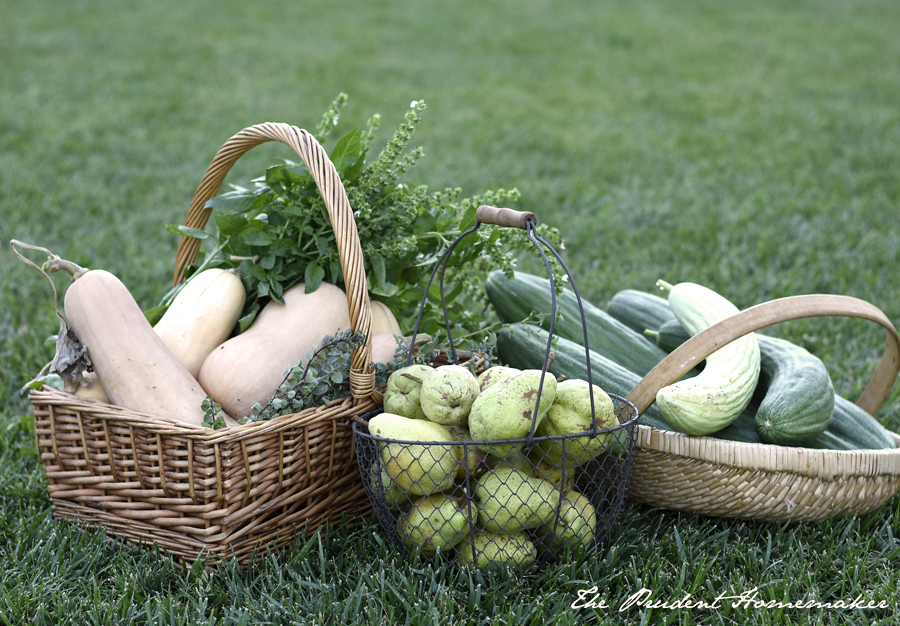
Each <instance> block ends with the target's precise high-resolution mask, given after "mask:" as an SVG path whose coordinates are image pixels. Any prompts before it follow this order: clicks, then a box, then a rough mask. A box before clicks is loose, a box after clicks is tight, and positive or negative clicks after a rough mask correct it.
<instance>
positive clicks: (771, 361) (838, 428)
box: [648, 320, 896, 450]
mask: <svg viewBox="0 0 900 626" xmlns="http://www.w3.org/2000/svg"><path fill="white" fill-rule="evenodd" d="M648 336H654V337H655V338H656V341H657V343H658V344H659V345H660V347H662V348H663V349H665V350H666V351H671V350H674V349H675V348H677V347H678V346H680V345H681V344H682V343H684V342H685V341H687V340H688V338H689V337H690V335H689V333H688V332H687V331H686V330H685V329H684V328H683V327H682V326H681V324H680V323H679V322H678V321H677V320H670V321H669V322H666V323H664V324H663V325H662V326H661V327H660V328H659V330H658V331H651V332H650V333H648ZM757 340H758V341H759V349H760V361H761V369H760V384H759V385H758V386H757V389H756V393H755V394H754V398H753V401H752V403H751V408H754V407H758V406H760V405H761V403H763V402H764V399H765V398H766V397H768V395H769V394H776V393H781V394H785V397H784V398H782V399H780V400H778V403H783V402H784V403H787V405H788V406H789V405H790V404H791V403H792V402H796V400H791V398H790V397H788V396H789V395H792V394H793V393H794V392H795V391H796V392H797V393H799V395H800V396H801V401H800V403H801V405H803V406H805V410H808V411H812V412H813V417H812V421H814V422H815V421H816V420H818V421H819V424H821V423H822V422H825V415H826V414H828V410H827V408H824V407H819V409H818V410H820V411H821V413H819V414H818V415H817V416H816V414H815V411H816V410H815V408H814V407H813V406H812V405H814V404H816V402H815V399H816V397H815V396H816V395H817V394H818V396H819V399H821V396H822V395H824V396H826V397H827V393H828V391H827V390H828V388H831V394H832V397H833V404H832V407H833V409H832V412H831V414H830V419H829V420H828V422H827V426H826V428H825V430H824V431H823V432H822V433H821V434H820V435H817V436H816V437H814V438H812V439H811V440H807V441H806V442H805V443H795V444H782V445H801V446H804V447H810V448H819V449H827V450H880V449H886V448H895V447H896V444H895V443H894V439H893V437H892V436H891V434H890V432H889V431H888V430H887V429H886V428H885V427H884V426H882V425H881V424H880V423H879V422H878V420H876V419H875V418H873V417H872V416H871V415H869V414H868V413H866V412H865V411H864V410H863V409H861V408H859V406H857V405H856V404H855V403H853V402H851V401H850V400H847V399H846V398H844V397H842V396H840V395H838V394H835V393H834V388H833V386H832V385H830V383H831V378H830V377H828V381H827V382H825V380H824V379H823V377H822V375H821V372H822V371H824V372H825V374H826V375H827V370H826V369H825V365H824V364H823V363H822V362H821V360H820V359H819V358H818V357H816V356H814V355H812V354H810V353H809V352H808V351H806V350H804V349H803V348H800V347H799V346H796V345H794V344H791V343H790V342H787V341H785V340H783V339H778V338H775V337H769V336H767V335H759V334H757ZM784 344H789V345H790V346H791V348H790V349H789V350H787V351H786V352H783V345H784ZM782 360H783V361H784V362H779V361H782ZM798 360H799V361H801V362H806V366H805V367H804V368H803V369H802V370H801V371H799V372H795V373H793V374H790V376H791V377H792V378H793V377H794V376H798V377H803V381H804V382H803V385H802V386H800V387H796V388H795V389H794V390H793V391H792V390H791V387H795V384H794V383H795V382H796V381H794V382H793V383H792V382H791V381H787V380H786V381H784V382H783V383H778V384H776V385H774V387H773V385H772V383H771V377H772V375H773V374H774V373H775V372H776V371H781V374H782V375H787V373H788V372H789V371H790V370H791V369H792V368H794V367H795V366H796V365H797V363H796V362H795V361H798ZM816 362H818V363H816ZM810 372H812V373H813V375H812V376H811V378H809V379H807V378H806V373H810ZM807 385H808V387H806V386H807ZM816 386H818V390H817V391H813V390H812V389H813V388H814V387H816ZM773 397H774V396H773ZM802 398H806V399H807V401H804V400H802ZM825 402H826V404H827V401H825ZM742 417H743V415H742ZM784 418H785V417H784V416H783V417H782V419H784ZM800 418H801V419H802V420H806V419H809V416H804V415H802V414H801V415H800ZM788 419H790V417H789V416H788ZM745 434H747V433H745ZM711 436H713V437H718V436H719V434H718V433H714V434H713V435H711ZM728 438H729V439H730V438H731V437H728ZM733 440H734V441H744V442H745V443H760V442H761V441H762V440H761V439H760V438H759V436H756V437H750V436H747V437H745V438H744V439H740V438H738V439H733Z"/></svg>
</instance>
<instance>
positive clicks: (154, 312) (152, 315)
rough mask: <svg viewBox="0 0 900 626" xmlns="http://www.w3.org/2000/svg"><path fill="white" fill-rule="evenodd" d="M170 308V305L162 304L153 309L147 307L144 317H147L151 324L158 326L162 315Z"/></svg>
mask: <svg viewBox="0 0 900 626" xmlns="http://www.w3.org/2000/svg"><path fill="white" fill-rule="evenodd" d="M168 310H169V307H168V305H165V304H161V305H159V306H155V307H153V308H152V309H147V310H146V311H144V317H146V318H147V321H148V322H150V325H151V326H156V323H157V322H158V321H159V320H161V319H162V316H163V315H164V314H165V312H166V311H168Z"/></svg>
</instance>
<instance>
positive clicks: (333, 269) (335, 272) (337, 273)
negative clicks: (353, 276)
mask: <svg viewBox="0 0 900 626" xmlns="http://www.w3.org/2000/svg"><path fill="white" fill-rule="evenodd" d="M328 275H329V276H331V284H332V285H337V284H339V283H342V282H344V271H343V269H342V268H341V262H340V261H332V262H331V263H329V264H328Z"/></svg>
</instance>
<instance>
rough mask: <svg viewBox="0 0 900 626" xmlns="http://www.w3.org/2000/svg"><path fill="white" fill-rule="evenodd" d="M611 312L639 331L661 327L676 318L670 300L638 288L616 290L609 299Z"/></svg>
mask: <svg viewBox="0 0 900 626" xmlns="http://www.w3.org/2000/svg"><path fill="white" fill-rule="evenodd" d="M609 314H610V316H611V317H613V318H614V319H616V320H619V321H620V322H622V323H623V324H625V325H626V326H628V328H630V329H632V330H634V331H636V332H639V333H643V332H644V331H645V330H646V329H648V328H659V327H660V326H662V325H663V324H664V323H666V322H668V321H669V320H674V319H675V314H674V313H672V309H670V308H669V301H668V300H666V299H665V298H663V297H661V296H657V295H654V294H652V293H647V292H646V291H638V290H637V289H623V290H622V291H618V292H616V293H615V295H613V297H612V300H610V301H609Z"/></svg>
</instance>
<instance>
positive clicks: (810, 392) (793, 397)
mask: <svg viewBox="0 0 900 626" xmlns="http://www.w3.org/2000/svg"><path fill="white" fill-rule="evenodd" d="M758 341H759V351H760V368H761V373H760V382H761V387H762V388H763V389H762V391H764V395H763V397H762V400H761V401H760V403H759V406H758V407H757V409H756V432H757V433H759V437H760V439H762V440H763V441H764V442H765V443H774V444H778V445H782V446H805V445H806V444H808V443H812V441H814V440H815V439H816V437H818V436H819V435H821V434H822V433H824V432H825V429H827V428H828V424H829V423H830V422H831V416H832V414H833V413H834V386H833V385H832V383H831V376H829V375H828V370H827V369H826V367H825V364H824V363H822V361H821V359H819V358H818V357H816V356H814V355H812V354H810V353H809V352H808V351H806V350H804V349H803V348H801V347H800V346H797V345H794V344H793V343H791V342H790V341H785V340H784V339H778V338H777V337H766V336H764V335H759V336H758Z"/></svg>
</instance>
